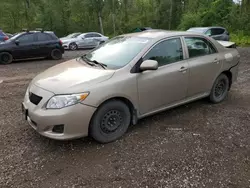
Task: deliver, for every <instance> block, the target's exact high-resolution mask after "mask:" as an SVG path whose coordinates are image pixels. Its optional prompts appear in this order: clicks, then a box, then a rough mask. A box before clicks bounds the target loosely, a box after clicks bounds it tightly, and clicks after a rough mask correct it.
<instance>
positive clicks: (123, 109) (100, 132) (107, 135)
mask: <svg viewBox="0 0 250 188" xmlns="http://www.w3.org/2000/svg"><path fill="white" fill-rule="evenodd" d="M130 120H131V113H130V110H129V108H128V106H127V105H126V104H124V103H123V102H122V101H118V100H113V101H109V102H107V103H105V104H103V105H102V106H100V107H99V108H98V110H97V112H96V113H95V115H94V116H93V118H92V121H91V124H90V135H91V136H92V137H93V138H94V139H95V140H96V141H98V142H100V143H108V142H112V141H115V140H117V139H118V138H120V137H121V136H122V135H124V134H125V132H126V131H127V129H128V127H129V125H130Z"/></svg>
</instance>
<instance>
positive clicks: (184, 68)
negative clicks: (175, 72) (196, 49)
mask: <svg viewBox="0 0 250 188" xmlns="http://www.w3.org/2000/svg"><path fill="white" fill-rule="evenodd" d="M186 70H188V68H187V67H184V66H183V67H181V68H180V69H179V72H185V71H186Z"/></svg>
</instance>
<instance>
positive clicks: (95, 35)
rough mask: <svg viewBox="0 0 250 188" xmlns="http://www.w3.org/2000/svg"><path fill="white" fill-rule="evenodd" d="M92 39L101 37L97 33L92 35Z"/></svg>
mask: <svg viewBox="0 0 250 188" xmlns="http://www.w3.org/2000/svg"><path fill="white" fill-rule="evenodd" d="M92 37H101V35H99V34H97V33H92Z"/></svg>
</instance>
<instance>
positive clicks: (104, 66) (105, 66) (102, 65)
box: [90, 60, 107, 69]
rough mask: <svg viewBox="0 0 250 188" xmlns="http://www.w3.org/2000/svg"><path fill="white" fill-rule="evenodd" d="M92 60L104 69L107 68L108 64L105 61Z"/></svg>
mask: <svg viewBox="0 0 250 188" xmlns="http://www.w3.org/2000/svg"><path fill="white" fill-rule="evenodd" d="M90 62H93V63H94V64H96V65H100V66H101V67H102V68H103V69H107V65H106V64H104V63H100V62H98V61H96V60H91V61H90Z"/></svg>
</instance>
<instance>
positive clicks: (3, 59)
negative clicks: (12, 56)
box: [1, 55, 9, 62]
mask: <svg viewBox="0 0 250 188" xmlns="http://www.w3.org/2000/svg"><path fill="white" fill-rule="evenodd" d="M1 60H2V61H3V62H8V61H9V56H8V55H3V56H2V58H1Z"/></svg>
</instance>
